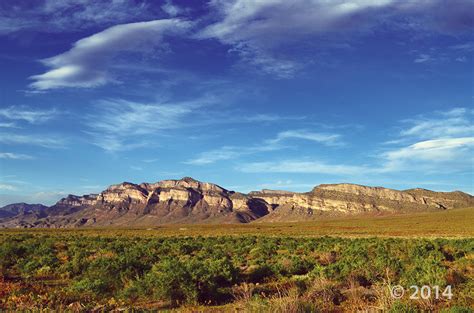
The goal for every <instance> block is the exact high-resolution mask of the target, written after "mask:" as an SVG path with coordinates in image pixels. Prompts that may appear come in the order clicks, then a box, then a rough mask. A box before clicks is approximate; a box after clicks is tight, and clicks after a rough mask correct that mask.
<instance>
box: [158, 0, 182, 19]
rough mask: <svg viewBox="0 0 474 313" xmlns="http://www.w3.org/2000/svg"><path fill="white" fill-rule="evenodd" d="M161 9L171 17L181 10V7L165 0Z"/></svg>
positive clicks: (169, 0)
mask: <svg viewBox="0 0 474 313" xmlns="http://www.w3.org/2000/svg"><path fill="white" fill-rule="evenodd" d="M161 9H162V10H163V11H165V12H166V14H168V15H169V16H171V17H175V16H177V15H179V14H181V13H182V12H183V9H182V8H181V7H179V6H177V5H176V4H173V2H172V1H171V0H167V1H166V2H165V4H163V5H162V6H161Z"/></svg>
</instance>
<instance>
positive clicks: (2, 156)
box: [0, 152, 33, 160]
mask: <svg viewBox="0 0 474 313" xmlns="http://www.w3.org/2000/svg"><path fill="white" fill-rule="evenodd" d="M0 159H10V160H31V159H33V157H32V156H31V155H27V154H19V153H11V152H0Z"/></svg>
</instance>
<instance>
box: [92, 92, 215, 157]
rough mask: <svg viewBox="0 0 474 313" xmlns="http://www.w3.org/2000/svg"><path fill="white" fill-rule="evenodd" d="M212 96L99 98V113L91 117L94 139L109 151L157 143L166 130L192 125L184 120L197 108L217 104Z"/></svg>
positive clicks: (95, 142)
mask: <svg viewBox="0 0 474 313" xmlns="http://www.w3.org/2000/svg"><path fill="white" fill-rule="evenodd" d="M214 101H215V99H213V98H212V97H205V98H202V99H197V100H194V101H188V102H180V103H166V102H163V103H138V102H131V101H126V100H122V99H110V100H102V101H99V103H98V105H97V112H96V113H94V114H93V115H89V116H88V117H87V121H86V124H87V125H88V127H89V129H90V131H87V133H89V134H90V135H91V136H92V137H93V140H92V142H93V143H94V144H95V145H97V146H99V147H101V148H103V149H104V150H107V151H111V152H113V151H120V150H130V149H134V148H137V147H143V146H146V145H147V144H149V143H150V142H149V141H150V140H151V141H153V144H154V145H156V136H157V135H163V131H164V130H171V129H178V128H183V127H188V126H189V125H190V124H189V123H185V122H184V119H185V118H186V117H188V116H190V114H191V113H193V112H195V111H196V110H197V109H199V108H202V107H204V106H207V105H209V104H211V103H214Z"/></svg>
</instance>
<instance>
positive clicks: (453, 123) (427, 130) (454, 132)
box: [400, 108, 474, 139]
mask: <svg viewBox="0 0 474 313" xmlns="http://www.w3.org/2000/svg"><path fill="white" fill-rule="evenodd" d="M472 117H473V116H472V111H471V110H468V109H466V108H454V109H451V110H449V111H447V112H437V113H436V114H435V115H434V116H430V117H426V116H419V117H417V118H415V119H411V120H406V121H404V124H409V127H408V128H407V129H404V130H402V131H401V133H400V135H401V136H402V137H414V138H419V139H428V138H436V137H452V136H466V135H467V136H469V135H473V134H474V125H473V121H472Z"/></svg>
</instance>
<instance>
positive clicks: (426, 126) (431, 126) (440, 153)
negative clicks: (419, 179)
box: [380, 108, 474, 171]
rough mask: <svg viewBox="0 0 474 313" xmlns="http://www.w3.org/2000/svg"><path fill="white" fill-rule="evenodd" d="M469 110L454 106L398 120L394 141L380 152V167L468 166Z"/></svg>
mask: <svg viewBox="0 0 474 313" xmlns="http://www.w3.org/2000/svg"><path fill="white" fill-rule="evenodd" d="M472 117H473V112H472V110H470V109H466V108H454V109H451V110H449V111H445V112H435V113H433V114H430V115H428V116H427V115H424V116H418V117H417V118H414V119H410V120H404V121H402V126H403V129H402V130H401V131H400V133H399V136H398V138H396V139H395V140H392V141H390V142H388V144H393V145H396V146H395V147H394V148H391V149H389V150H388V151H384V152H382V153H381V155H380V158H381V159H382V160H384V166H383V167H382V171H401V170H412V171H413V170H425V171H426V170H430V171H437V170H438V171H449V170H452V171H457V170H463V169H464V170H465V169H468V168H469V167H471V170H472V164H473V163H472V162H473V157H472V155H473V153H474V150H473V148H474V126H473V124H472Z"/></svg>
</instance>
